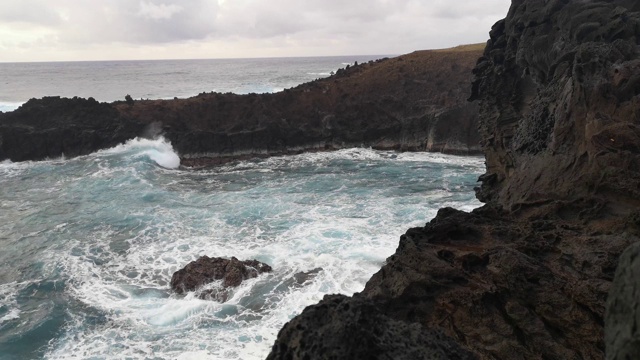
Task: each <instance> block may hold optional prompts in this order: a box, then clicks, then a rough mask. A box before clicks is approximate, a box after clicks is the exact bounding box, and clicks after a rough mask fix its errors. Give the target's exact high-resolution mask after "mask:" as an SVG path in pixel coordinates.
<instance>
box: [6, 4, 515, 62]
mask: <svg viewBox="0 0 640 360" xmlns="http://www.w3.org/2000/svg"><path fill="white" fill-rule="evenodd" d="M509 4H510V0H483V1H477V0H456V1H451V0H352V1H344V0H304V1H302V0H92V1H86V0H2V1H1V2H0V34H3V37H2V38H0V61H3V60H4V61H6V60H8V59H9V60H10V59H11V58H17V56H18V55H16V54H18V52H16V53H15V54H14V53H13V52H12V49H17V46H18V43H19V44H20V49H21V50H20V52H19V55H20V57H21V58H22V57H23V56H28V54H27V53H28V52H29V50H28V47H29V45H30V44H31V45H32V50H31V52H32V54H33V56H34V57H38V56H43V55H38V54H45V53H46V54H55V53H56V52H58V53H60V54H63V53H64V54H73V56H84V57H90V58H95V57H100V53H102V54H103V55H102V57H103V58H113V57H117V58H122V57H125V58H127V57H129V56H136V57H140V56H142V57H146V58H154V57H165V56H170V55H167V54H173V56H172V57H242V56H291V55H298V56H304V55H337V54H358V53H360V54H397V53H403V52H409V51H412V50H417V49H425V48H438V47H447V46H455V45H458V44H461V43H472V42H483V41H485V40H486V39H487V38H488V31H489V29H490V28H491V25H493V23H494V22H495V21H497V20H498V19H500V18H502V17H504V16H505V15H506V13H507V10H508V7H509ZM4 34H9V35H10V36H8V37H7V36H4ZM18 39H19V40H18ZM178 48H179V49H180V51H176V50H173V51H172V50H171V49H178ZM56 49H57V50H56ZM129 53H131V54H134V55H128V54H129ZM78 54H81V55H78ZM82 54H84V55H82ZM48 56H49V55H48ZM67 56H72V55H64V56H62V55H61V57H64V59H67Z"/></svg>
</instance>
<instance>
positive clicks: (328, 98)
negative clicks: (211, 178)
mask: <svg viewBox="0 0 640 360" xmlns="http://www.w3.org/2000/svg"><path fill="white" fill-rule="evenodd" d="M481 48H482V46H480V47H478V46H476V47H471V48H470V49H466V48H463V49H457V50H452V51H420V52H415V53H412V54H408V55H404V56H402V57H399V58H392V59H387V60H384V61H377V62H371V63H367V64H360V65H358V66H354V67H350V68H349V69H347V70H343V71H342V72H341V73H340V75H339V76H337V75H336V76H332V77H329V78H326V79H320V80H317V81H313V82H310V83H307V84H302V85H300V86H298V87H296V88H293V89H287V90H285V91H282V92H278V93H274V94H247V95H236V94H231V93H227V94H220V93H202V94H200V95H198V96H196V97H192V98H189V99H173V100H150V101H149V100H138V101H127V102H125V101H119V102H115V103H112V104H106V103H98V102H95V101H91V102H90V101H89V100H83V99H60V98H45V99H42V100H35V99H34V100H31V101H29V103H27V104H26V105H24V106H22V107H21V108H20V109H18V110H16V111H13V112H9V113H3V114H0V161H2V160H4V159H10V160H12V161H21V160H41V159H44V158H46V157H59V156H61V155H62V153H64V154H65V156H75V155H79V154H86V153H88V152H92V151H95V150H98V149H101V148H105V147H112V146H114V145H116V144H117V143H118V142H124V141H125V140H127V139H130V138H133V137H136V136H143V135H144V134H145V131H144V129H145V128H146V127H147V126H148V125H150V124H153V123H158V124H161V128H160V130H161V133H162V134H163V135H164V136H165V137H166V138H167V139H168V140H170V141H171V143H172V145H173V147H174V148H175V149H176V151H177V152H178V153H179V154H180V155H181V156H182V157H183V159H182V164H185V165H187V166H203V165H208V164H216V163H222V162H226V161H230V160H234V159H238V158H245V157H253V156H269V155H279V154H285V153H298V152H301V151H305V150H330V149H340V148H345V147H354V146H366V147H374V148H378V149H397V150H419V151H423V150H427V151H441V152H447V153H456V154H477V153H479V152H480V148H479V137H478V132H477V129H476V128H477V110H478V108H477V104H475V103H468V102H466V98H467V97H468V96H469V94H470V90H469V84H470V82H471V77H472V75H471V69H472V68H473V65H474V63H475V60H476V59H477V57H478V56H479V55H480V54H481V51H482V50H481Z"/></svg>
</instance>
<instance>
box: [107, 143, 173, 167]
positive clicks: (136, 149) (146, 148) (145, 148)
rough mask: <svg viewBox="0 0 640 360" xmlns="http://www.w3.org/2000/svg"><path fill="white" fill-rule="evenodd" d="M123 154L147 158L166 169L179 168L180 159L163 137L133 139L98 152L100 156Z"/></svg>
mask: <svg viewBox="0 0 640 360" xmlns="http://www.w3.org/2000/svg"><path fill="white" fill-rule="evenodd" d="M113 154H123V155H130V156H134V157H147V158H149V159H151V160H153V161H154V162H155V163H156V164H158V165H160V166H162V167H164V168H167V169H176V168H178V167H179V166H180V157H179V156H178V154H177V153H176V152H175V151H174V150H173V147H172V146H171V143H170V142H169V141H168V140H166V139H165V138H163V137H159V138H158V139H153V140H152V139H145V138H135V139H132V140H129V141H127V142H126V143H124V144H120V145H117V146H115V147H113V148H111V149H106V150H100V151H98V152H97V153H96V155H97V156H100V155H113Z"/></svg>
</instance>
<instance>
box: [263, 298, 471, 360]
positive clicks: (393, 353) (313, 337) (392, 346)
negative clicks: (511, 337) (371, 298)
mask: <svg viewBox="0 0 640 360" xmlns="http://www.w3.org/2000/svg"><path fill="white" fill-rule="evenodd" d="M328 335H330V336H328ZM399 335H400V336H399ZM278 339H279V340H280V341H279V342H278V343H277V344H276V345H274V347H273V349H272V351H271V354H270V355H269V357H268V358H267V359H268V360H276V359H291V360H302V359H372V360H375V359H394V360H422V359H424V360H427V359H442V360H445V359H450V360H467V359H468V360H471V359H476V357H475V356H473V355H472V354H471V353H469V352H468V351H466V350H463V349H462V348H461V347H460V346H459V345H458V344H456V343H455V342H454V341H453V340H452V339H451V338H449V337H447V336H445V335H443V334H442V333H441V332H438V331H432V330H427V329H426V328H424V327H422V326H420V325H419V324H415V323H414V324H410V323H405V322H402V321H397V320H394V319H392V318H390V317H388V316H386V315H384V314H383V313H381V312H380V311H379V310H378V309H376V307H375V305H373V304H371V303H368V302H366V301H362V300H361V299H359V298H357V297H354V298H349V297H346V296H342V295H328V296H325V297H324V299H323V300H322V301H321V302H320V303H319V304H317V305H314V306H310V307H308V308H306V309H305V310H304V312H303V313H302V314H301V315H300V316H298V317H296V318H295V319H293V320H292V321H290V322H289V323H287V324H286V325H285V327H284V328H283V329H282V330H281V331H280V334H278Z"/></svg>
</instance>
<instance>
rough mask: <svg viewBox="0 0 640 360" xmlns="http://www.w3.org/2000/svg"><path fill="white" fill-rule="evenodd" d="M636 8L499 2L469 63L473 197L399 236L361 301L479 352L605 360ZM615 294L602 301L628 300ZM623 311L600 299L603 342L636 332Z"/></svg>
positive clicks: (636, 195)
mask: <svg viewBox="0 0 640 360" xmlns="http://www.w3.org/2000/svg"><path fill="white" fill-rule="evenodd" d="M637 4H638V2H632V1H616V0H611V1H565V0H552V1H536V0H513V2H512V6H511V9H510V10H509V14H508V16H507V18H506V19H505V20H502V21H499V22H498V23H496V25H495V26H494V27H493V29H492V31H491V33H490V36H491V39H490V40H489V42H488V43H487V47H486V49H485V53H484V55H483V57H482V58H481V59H480V60H479V61H478V63H477V66H476V68H475V70H474V74H475V80H474V81H473V92H472V94H473V95H472V99H477V100H479V102H480V120H479V123H480V133H481V136H482V139H481V144H482V147H483V149H484V150H485V154H486V160H487V172H486V174H484V175H483V176H481V178H480V180H481V181H482V186H481V187H480V188H479V189H477V192H476V194H477V197H478V198H479V199H480V200H481V201H483V202H486V203H487V205H485V206H484V207H482V208H480V209H477V210H475V211H473V212H471V213H465V212H461V211H456V210H453V209H442V210H440V211H439V212H438V215H437V216H436V218H435V219H433V220H432V221H431V222H430V223H429V224H427V225H426V226H424V227H420V228H414V229H410V230H409V231H407V233H406V234H405V235H403V236H402V237H401V239H400V244H399V246H398V248H397V250H396V252H395V254H394V255H392V256H391V257H390V258H388V259H387V262H386V264H385V265H384V266H383V267H382V269H381V270H380V271H379V272H378V273H376V274H375V275H374V276H373V277H372V278H371V279H370V280H369V282H368V283H367V285H366V287H365V289H364V290H363V292H362V293H360V294H357V295H356V297H357V298H358V299H360V300H359V301H363V302H365V303H367V304H370V305H371V306H374V305H375V306H374V309H375V310H374V311H378V312H379V313H380V314H382V315H384V316H386V317H389V318H390V319H393V320H394V321H402V322H411V323H413V322H416V323H419V324H421V325H422V326H423V327H424V328H427V329H432V330H440V331H442V332H443V333H444V334H445V335H447V336H449V337H451V338H452V339H454V340H455V341H457V342H458V343H459V344H460V345H462V346H464V347H465V348H467V349H468V350H470V351H472V352H473V353H475V354H476V355H478V356H479V357H480V358H481V359H487V360H488V359H602V358H604V356H605V336H604V330H605V329H604V319H605V308H606V302H607V300H606V299H607V296H608V294H609V290H610V289H611V287H612V281H613V278H614V273H615V271H616V266H617V265H618V260H619V258H620V255H621V254H622V252H623V251H624V249H625V248H627V247H628V246H629V245H630V244H633V243H636V242H638V241H640V226H639V225H638V224H640V221H639V220H638V219H640V216H638V214H639V213H640V212H639V211H638V208H639V207H640V146H639V145H638V144H640V112H639V111H638V109H639V108H640V52H639V51H638V46H637V39H639V38H640V13H638V12H635V10H640V6H639V5H637ZM630 10H634V11H630ZM624 259H625V258H623V261H622V263H621V265H620V266H624V267H625V269H627V270H620V272H619V274H622V275H620V276H619V277H621V280H618V281H621V282H622V283H625V282H626V283H627V284H628V283H629V282H630V281H632V276H634V275H633V274H635V272H634V271H635V270H631V268H629V266H627V265H626V263H628V262H629V261H627V260H624ZM620 289H621V288H618V287H617V286H614V290H613V292H612V296H616V297H617V296H619V295H623V296H627V295H628V294H624V291H623V290H620ZM613 304H615V305H613ZM627 306H628V305H627V304H625V303H624V302H620V301H616V300H612V302H610V305H609V309H610V317H613V318H614V319H613V320H614V322H613V323H612V326H613V330H609V331H614V333H613V334H612V335H611V336H612V338H610V339H613V338H615V337H616V335H615V334H616V333H615V332H616V331H618V332H620V334H621V335H622V336H621V337H619V338H616V339H619V340H620V341H621V342H624V341H626V339H629V337H628V335H631V332H632V331H635V329H633V327H632V328H631V329H629V327H628V326H629V324H630V323H629V322H624V323H623V322H622V321H631V316H632V314H635V315H636V316H637V314H636V313H635V311H637V310H635V309H634V310H632V309H631V308H629V307H627ZM335 311H336V312H338V314H336V315H335V316H334V318H338V319H339V318H340V315H341V314H347V313H348V311H346V310H342V308H340V307H337V308H336V309H335ZM314 314H317V315H316V317H314V318H310V317H311V316H312V315H314ZM320 314H321V313H320V312H307V313H306V314H305V315H304V316H303V319H306V320H305V321H307V322H308V323H309V324H315V323H316V322H317V321H320V319H319V318H318V317H319V316H320ZM623 314H626V315H627V318H626V319H623V316H624V315H623ZM294 321H297V319H294ZM618 321H620V322H618ZM340 324H341V323H340V322H339V321H336V326H341V325H340ZM613 324H617V325H615V326H614V325H613ZM299 326H300V327H301V329H302V330H296V329H295V328H293V327H291V326H288V327H287V332H286V333H281V334H280V335H279V338H278V340H276V344H275V346H274V351H276V349H278V348H279V347H285V348H286V347H288V346H292V345H295V344H296V342H295V341H297V340H296V339H298V338H300V337H301V336H302V335H297V331H300V333H304V329H305V328H306V326H308V325H306V324H305V323H304V322H303V323H301V324H300V325H299ZM366 326H369V325H368V324H367V325H366ZM341 329H342V328H341ZM331 332H337V330H336V329H331V331H322V332H318V333H317V334H316V336H318V337H319V338H323V339H326V338H331V337H332V335H331ZM396 336H398V337H401V336H402V335H401V334H396ZM327 341H329V340H327ZM330 341H332V342H333V345H334V346H338V344H343V346H347V344H348V340H344V339H343V340H340V339H339V338H335V339H334V338H331V340H330ZM341 341H342V342H341ZM610 341H611V342H615V340H610ZM618 345H620V344H617V345H615V346H618ZM296 346H297V345H296ZM625 346H628V347H627V350H622V348H619V349H621V350H620V352H619V353H617V354H616V355H615V356H626V355H629V356H631V357H630V358H636V357H637V355H638V353H635V354H633V353H632V352H633V351H636V349H635V348H634V347H633V346H635V344H634V343H631V342H627V343H626V345H625ZM299 347H301V348H303V349H308V346H307V345H306V344H303V345H299ZM625 351H627V352H625ZM274 358H275V357H274ZM278 358H284V357H278ZM312 358H313V357H312Z"/></svg>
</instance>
